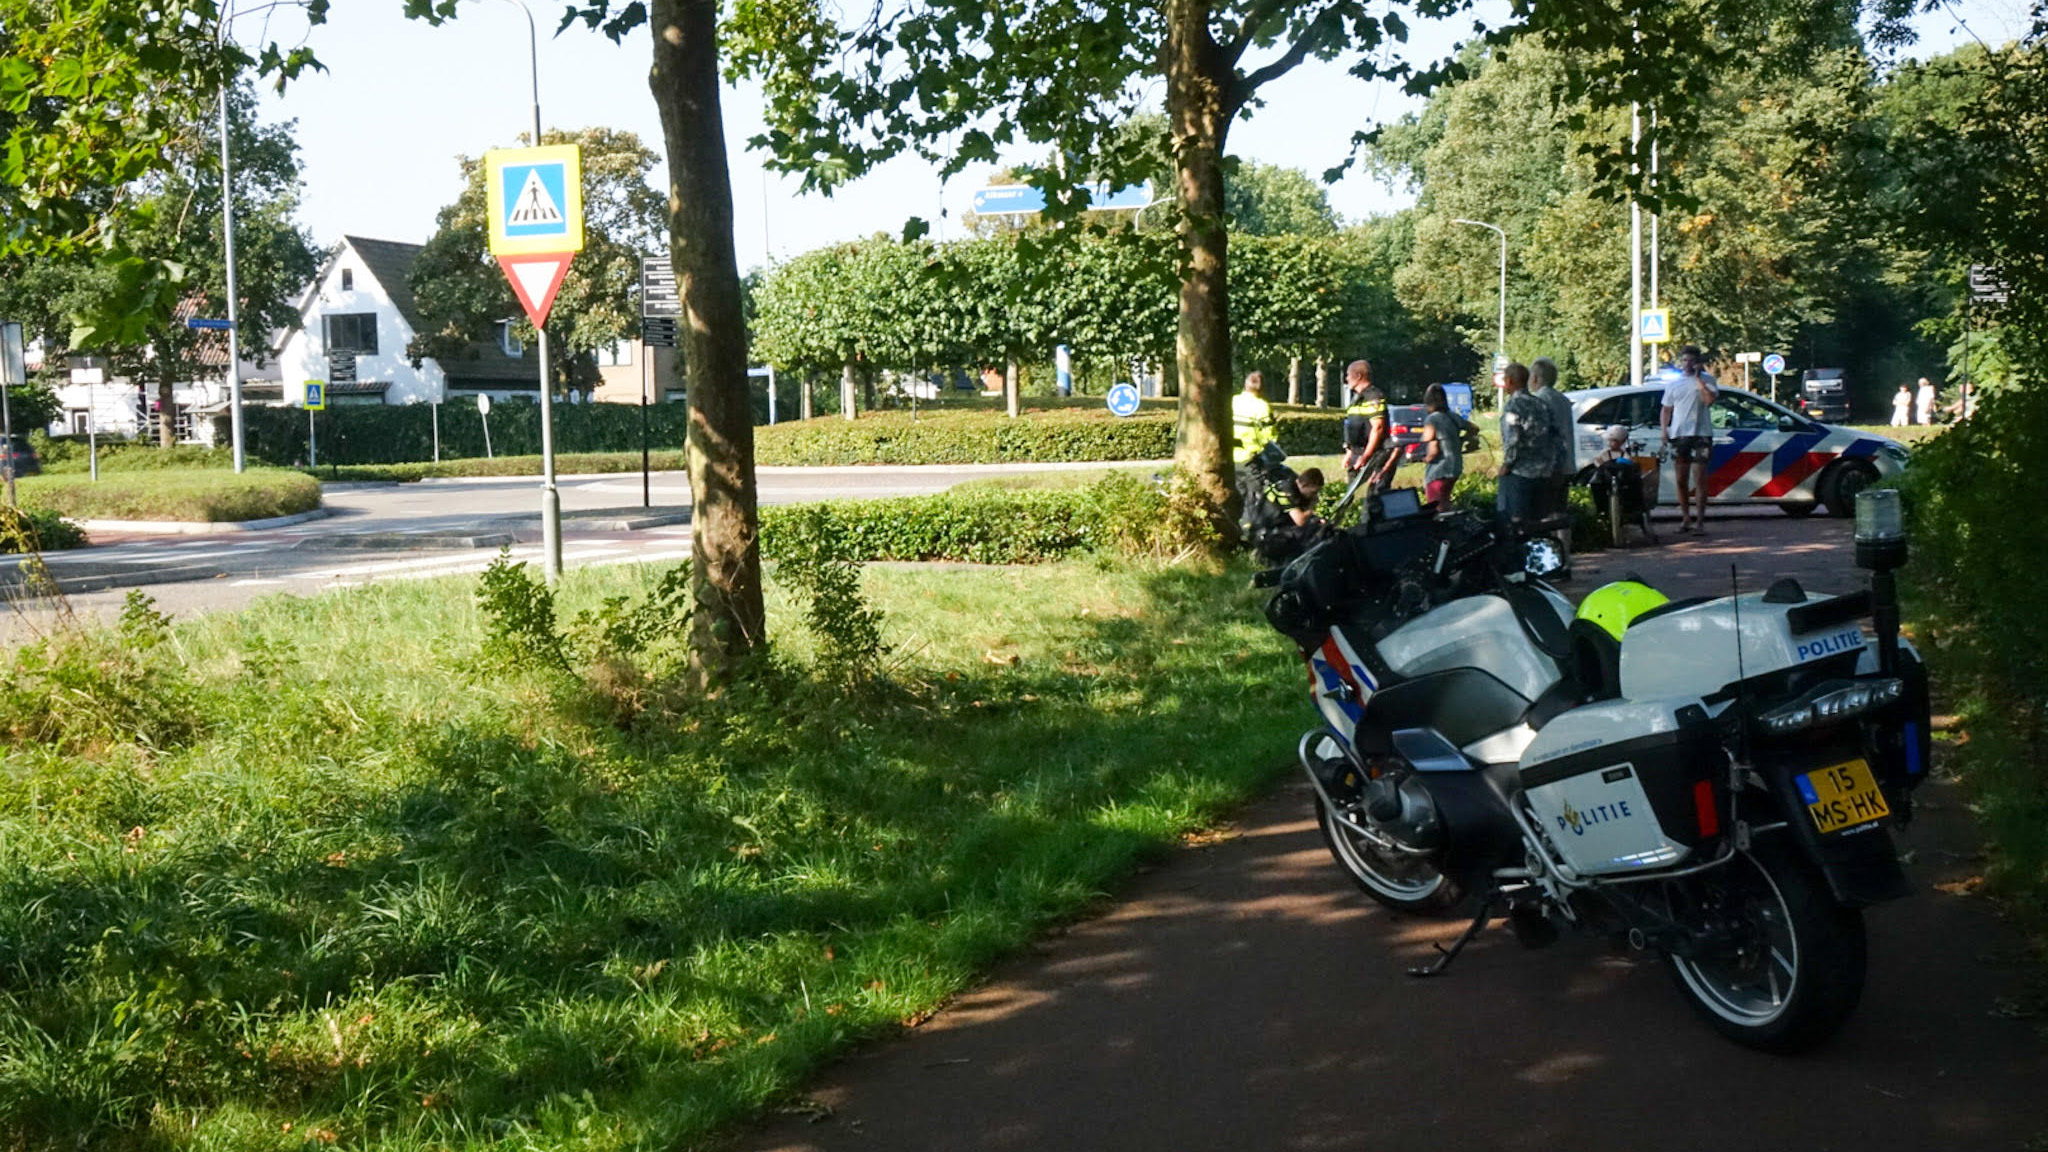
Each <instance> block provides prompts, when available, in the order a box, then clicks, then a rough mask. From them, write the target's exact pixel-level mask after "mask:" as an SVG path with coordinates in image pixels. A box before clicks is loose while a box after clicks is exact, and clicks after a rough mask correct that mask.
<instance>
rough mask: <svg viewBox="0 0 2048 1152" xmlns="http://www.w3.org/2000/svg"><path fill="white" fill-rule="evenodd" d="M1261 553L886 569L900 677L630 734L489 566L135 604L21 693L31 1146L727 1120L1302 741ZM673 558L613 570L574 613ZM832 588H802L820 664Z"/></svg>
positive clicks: (883, 576)
mask: <svg viewBox="0 0 2048 1152" xmlns="http://www.w3.org/2000/svg"><path fill="white" fill-rule="evenodd" d="M1245 575H1246V574H1245V572H1244V571H1242V570H1224V571H1210V572H1200V571H1190V570H1186V569H1180V568H1160V567H1142V566H1141V567H1123V566H1117V565H1105V564H1101V563H1095V562H1087V563H1082V562H1070V563H1065V564H1059V565H1052V566H1047V567H1041V568H1034V569H1031V570H1028V571H1026V570H1016V569H1004V570H947V571H934V570H929V569H924V570H910V571H904V570H896V571H879V570H877V571H870V572H868V573H867V574H866V576H865V580H866V588H867V594H868V600H869V602H870V603H871V604H873V605H875V606H877V607H879V608H881V609H882V610H883V611H884V612H885V613H886V615H885V625H884V638H885V640H886V642H887V643H888V644H889V645H891V647H892V648H893V654H892V655H891V656H889V657H888V658H887V672H888V676H889V680H888V683H887V685H885V687H884V688H883V689H882V690H880V691H878V692H876V693H875V694H873V695H869V696H865V697H858V698H850V697H842V696H839V695H838V694H837V693H836V692H833V691H830V690H827V689H826V688H824V687H823V686H822V685H820V684H812V685H810V686H809V687H805V686H804V685H803V684H795V685H792V684H789V683H782V684H777V685H774V686H772V687H771V686H768V685H766V684H764V685H763V686H761V687H757V688H747V687H744V686H743V687H742V688H740V689H737V690H735V691H734V692H733V693H732V694H730V695H728V696H726V697H724V698H722V699H719V700H713V701H695V702H685V704H684V706H682V707H680V708H679V709H678V710H676V711H674V712H671V713H663V714H661V716H659V717H658V718H656V712H655V711H648V712H645V713H642V714H641V718H640V719H639V720H637V721H635V722H633V723H630V724H626V725H623V726H622V725H621V724H619V723H618V722H617V715H616V713H615V712H611V711H608V710H606V709H604V708H601V707H598V706H596V705H595V704H594V703H593V702H592V699H591V696H592V693H593V691H595V689H593V688H592V687H591V686H590V685H589V684H586V683H585V682H583V681H581V680H575V679H572V678H570V677H568V676H567V675H565V674H564V673H561V672H557V671H549V670H547V669H546V668H545V667H539V666H534V665H532V664H530V663H529V665H528V666H526V667H524V668H520V667H516V666H508V665H506V664H504V663H503V662H501V661H498V660H494V659H491V658H488V657H487V656H486V655H485V654H484V652H485V636H484V631H483V629H482V628H481V626H480V624H479V615H478V609H477V608H476V607H475V601H474V599H473V589H474V587H475V582H474V581H472V580H448V581H433V582H424V581H423V582H418V583H405V584H397V585H390V586H384V587H378V588H366V589H361V590H358V591H353V592H350V593H347V594H342V595H333V596H325V597H319V598H312V599H291V598H280V599H277V600H273V601H268V602H265V603H262V604H259V605H258V606H256V607H255V608H253V609H251V610H250V611H248V612H246V613H243V614H241V615H239V616H222V617H210V618H205V619H202V620H200V621H197V622H194V623H192V624H190V625H186V626H181V627H179V628H177V629H176V630H170V629H167V628H165V627H164V626H163V624H162V622H161V621H160V620H156V619H153V614H152V613H151V612H150V611H149V610H148V608H147V606H146V605H141V604H136V605H133V606H132V607H131V610H130V612H129V613H128V614H127V616H126V617H124V620H123V623H122V626H121V628H120V629H118V630H115V631H110V632H106V633H101V634H97V635H95V636H92V637H87V638H81V639H75V640H72V641H70V642H68V643H67V644H65V645H59V646H55V647H50V648H34V649H30V650H29V651H28V652H27V653H26V654H24V655H23V656H21V657H19V658H17V663H16V666H15V668H14V669H13V670H12V675H10V676H9V677H8V678H6V680H5V682H4V686H0V739H4V740H6V741H7V744H6V745H5V771H4V774H0V790H4V793H5V800H6V803H5V805H4V807H0V1054H4V1058H0V1130H4V1131H5V1132H6V1134H7V1142H8V1143H9V1144H12V1145H16V1146H23V1147H33V1146H56V1145H63V1146H66V1147H97V1148H124V1147H125V1148H151V1149H160V1148H161V1149H208V1150H212V1149H220V1150H226V1149H235V1150H243V1149H252V1150H253V1149H272V1148H300V1147H305V1146H308V1142H309V1141H317V1142H322V1143H335V1144H338V1145H341V1146H346V1147H351V1148H358V1149H375V1150H378V1152H397V1150H407V1152H410V1150H415V1149H418V1150H425V1149H429V1148H432V1149H478V1150H482V1149H486V1148H491V1149H496V1148H501V1147H523V1148H532V1149H545V1150H554V1149H562V1150H568V1149H578V1150H587V1149H608V1148H675V1147H688V1146H693V1145H699V1144H701V1143H702V1142H704V1141H705V1140H706V1139H708V1138H710V1137H711V1136H712V1135H713V1134H715V1133H717V1132H718V1131H719V1130H720V1129H721V1127H722V1126H725V1125H728V1124H730V1123H732V1122H734V1121H736V1120H738V1119H740V1118H743V1117H745V1116H747V1115H749V1114H751V1113H752V1112H753V1111H755V1110H757V1109H759V1108H761V1107H762V1106H764V1105H765V1104H768V1103H770V1102H772V1101H774V1100H776V1099H778V1098H781V1097H783V1096H786V1095H787V1094H789V1093H791V1092H793V1091H794V1090H795V1089H796V1088H797V1087H798V1086H799V1085H801V1084H802V1082H803V1081H804V1080H805V1078H806V1077H807V1076H808V1075H809V1074H810V1073H811V1072H812V1071H814V1070H815V1069H816V1068H818V1067H819V1066H820V1065H821V1064H822V1063H823V1062H824V1061H826V1060H827V1059H829V1058H830V1057H832V1056H833V1055H834V1054H835V1053H838V1052H840V1051H842V1050H844V1049H845V1048H846V1046H847V1045H849V1044H851V1043H853V1042H855V1041H858V1040H860V1039H862V1038H865V1037H871V1036H875V1035H877V1034H882V1033H887V1032H889V1031H891V1030H894V1029H897V1028H900V1027H902V1026H903V1025H905V1024H906V1023H911V1022H915V1021H918V1020H921V1019H923V1018H924V1017H925V1016H926V1015H928V1014H929V1013H931V1012H932V1011H933V1010H935V1009H936V1008H937V1007H938V1006H939V1005H940V1004H942V1003H943V1002H944V1001H945V1000H946V999H947V998H948V997H949V996H951V995H953V994H954V993H956V992H957V991H959V990H960V989H961V988H963V987H965V986H966V985H967V984H968V983H969V982H971V981H972V980H973V979H974V978H975V974H976V973H977V972H979V971H981V970H983V969H984V968H985V966H986V965H987V964H988V963H989V962H990V961H991V960H993V959H994V958H996V957H997V956H999V955H1001V954H1003V953H1005V952H1007V951H1009V950H1013V949H1015V948H1017V947H1019V946H1020V945H1022V944H1024V943H1025V942H1027V941H1028V940H1029V939H1031V938H1032V936H1033V935H1034V934H1035V933H1037V932H1039V931H1041V930H1042V929H1043V928H1045V927H1046V926H1047V925H1049V924H1051V923H1054V922H1056V921H1059V920H1062V919H1066V918H1071V917H1073V916H1076V915H1079V914H1081V913H1082V912H1084V911H1085V910H1087V909H1088V908H1089V907H1090V906H1091V905H1093V904H1095V903H1096V902H1098V901H1099V900H1101V899H1102V897H1103V895H1104V894H1105V893H1106V892H1108V891H1110V890H1111V889H1113V888H1114V886H1115V885H1117V884H1118V883H1119V882H1120V881H1121V880H1122V879H1123V878H1124V877H1125V876H1127V875H1128V874H1129V873H1130V872H1131V870H1132V869H1133V868H1134V866H1135V865H1137V864H1138V863H1139V862H1140V861H1143V860H1145V859H1147V858H1150V857H1156V856H1157V855H1159V854H1160V853H1162V852H1165V851H1167V850H1168V849H1170V848H1171V847H1172V846H1173V845H1174V844H1175V843H1176V842H1177V840H1178V838H1179V837H1181V836H1182V835H1184V834H1185V833H1187V832H1189V831H1191V830H1194V829H1197V828H1199V827H1201V826H1202V825H1204V824H1205V823H1206V822H1208V821H1211V820H1213V819H1214V818H1215V817H1216V815H1217V814H1218V813H1220V812H1223V811H1225V810H1226V809H1227V808H1229V807H1230V806H1231V805H1233V804H1236V803H1238V802H1239V801H1241V800H1242V799H1244V798H1246V797H1247V796H1249V795H1251V794H1252V793H1254V792H1255V791H1256V790H1258V789H1259V788H1260V787H1261V786H1263V785H1265V784H1266V783H1267V782H1268V781H1269V780H1270V779H1271V778H1272V777H1273V774H1274V773H1275V772H1276V771H1278V770H1282V769H1284V765H1285V762H1286V760H1287V756H1288V749H1289V748H1290V747H1291V737H1292V736H1293V735H1294V733H1295V732H1296V730H1297V729H1298V728H1299V726H1300V725H1301V723H1302V716H1301V715H1300V713H1299V711H1298V709H1297V708H1296V707H1294V704H1295V697H1296V696H1297V694H1298V688H1299V685H1298V683H1297V681H1298V680H1299V669H1298V668H1297V667H1296V666H1295V664H1294V661H1293V659H1292V658H1291V655H1290V654H1288V653H1286V652H1285V645H1284V644H1283V643H1281V642H1279V641H1278V640H1277V639H1276V638H1275V637H1274V636H1273V635H1272V634H1271V633H1270V631H1269V630H1268V629H1267V628H1266V626H1265V625H1264V624H1263V622H1262V621H1261V620H1260V617H1259V614H1258V612H1257V605H1258V602H1259V599H1260V595H1259V594H1258V593H1255V592H1252V591H1250V590H1249V589H1247V587H1246V581H1245ZM655 578H656V574H655V573H653V572H651V571H647V570H638V569H629V568H619V569H602V570H597V571H586V572H574V573H571V574H570V576H569V577H568V579H567V580H565V581H564V582H563V584H562V585H560V589H561V591H560V601H559V605H558V607H559V610H560V612H561V613H562V614H563V618H564V619H567V618H569V617H570V616H571V615H573V614H577V613H580V612H582V611H585V610H592V611H596V612H597V613H598V614H599V615H600V616H603V615H604V614H605V612H606V606H607V603H608V601H612V598H614V597H619V596H626V595H630V594H634V593H636V592H638V591H640V590H642V589H643V588H644V587H646V586H648V585H651V584H652V583H653V581H654V580H655ZM612 615H613V617H614V618H615V617H616V613H615V612H614V613H612ZM795 615H796V609H794V608H793V607H792V606H791V605H789V604H786V603H783V602H780V601H776V600H772V601H771V627H772V629H773V632H772V634H774V635H776V636H778V637H780V638H785V639H783V640H782V641H781V643H782V650H783V652H784V654H785V655H786V656H787V657H788V658H790V659H792V660H802V659H804V658H805V657H806V656H807V655H808V651H807V649H808V642H807V641H806V640H805V639H804V638H803V635H802V633H801V631H800V630H799V629H797V628H795V627H794V626H793V625H792V623H791V622H792V620H793V619H794V618H795ZM53 685H64V686H65V691H64V692H53V691H52V690H51V689H52V686H53Z"/></svg>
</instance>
